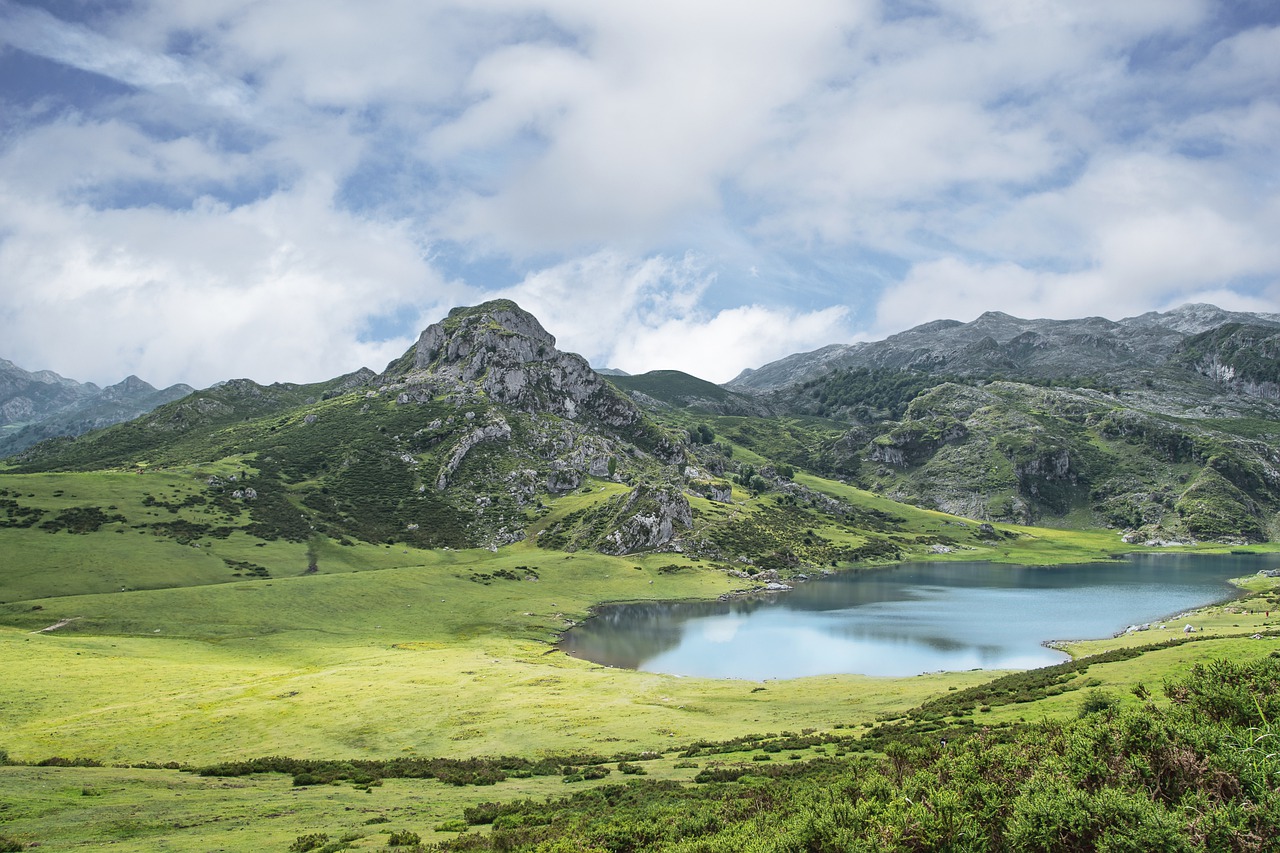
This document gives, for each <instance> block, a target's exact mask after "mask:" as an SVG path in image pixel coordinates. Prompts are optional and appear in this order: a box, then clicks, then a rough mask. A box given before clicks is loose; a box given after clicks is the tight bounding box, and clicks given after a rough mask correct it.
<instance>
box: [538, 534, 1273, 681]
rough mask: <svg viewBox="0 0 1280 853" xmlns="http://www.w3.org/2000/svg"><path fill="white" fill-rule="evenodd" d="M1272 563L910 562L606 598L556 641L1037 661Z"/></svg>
mask: <svg viewBox="0 0 1280 853" xmlns="http://www.w3.org/2000/svg"><path fill="white" fill-rule="evenodd" d="M1277 565H1280V557H1277V555H1266V554H1257V555H1239V554H1232V555H1225V554H1223V555H1209V554H1141V555H1134V556H1131V557H1129V558H1127V559H1125V560H1123V561H1120V562H1116V563H1091V564H1087V565H1073V566H1055V567H1051V568H1048V567H1031V566H1011V565H997V564H992V563H909V564H906V565H902V566H897V567H892V568H885V569H873V570H866V571H858V572H845V573H839V574H834V575H830V576H826V577H822V578H820V579H815V580H810V581H808V582H807V583H801V584H797V585H796V587H795V589H794V590H792V591H790V592H779V593H769V594H760V595H754V596H750V597H745V598H735V599H732V600H729V601H715V602H670V603H661V602H650V603H641V604H627V605H609V606H604V607H601V608H599V609H598V610H597V611H596V615H595V616H593V617H592V618H591V619H589V620H587V621H586V622H584V623H583V624H582V625H580V626H578V627H575V628H573V629H572V630H570V631H569V632H568V633H567V634H565V637H564V640H563V642H562V643H561V646H562V648H564V649H565V651H567V652H568V653H569V654H571V655H574V656H575V657H581V658H585V659H587V660H590V661H594V662H596V663H602V664H607V665H609V666H617V667H625V668H628V669H639V670H644V671H647V672H662V673H668V674H672V675H685V676H698V677H703V678H741V679H751V680H763V679H775V678H799V677H803V676H809V675H829V674H834V673H859V674H863V675H875V676H910V675H918V674H920V673H923V672H935V671H944V670H945V671H960V670H969V669H1032V668H1035V667H1040V666H1047V665H1049V664H1054V663H1059V662H1061V661H1063V660H1066V659H1067V655H1065V654H1063V653H1062V652H1059V651H1056V650H1054V649H1051V648H1048V647H1046V646H1044V645H1043V643H1044V642H1046V641H1048V640H1074V639H1089V638H1096V637H1107V636H1111V635H1113V634H1115V633H1118V632H1120V631H1124V630H1125V629H1126V627H1127V626H1129V625H1137V624H1142V623H1148V622H1149V623H1153V624H1152V630H1150V631H1148V632H1146V633H1145V636H1147V637H1150V639H1151V641H1152V642H1157V641H1159V640H1161V639H1166V638H1169V637H1173V636H1182V628H1183V626H1184V625H1185V624H1186V620H1181V621H1177V622H1176V623H1175V622H1172V621H1161V620H1166V619H1167V618H1168V617H1171V616H1173V615H1174V614H1177V613H1181V612H1184V611H1187V610H1191V609H1194V608H1196V607H1201V606H1204V605H1206V604H1211V603H1214V602H1218V601H1224V600H1227V599H1230V598H1232V597H1234V596H1236V595H1237V594H1238V591H1237V590H1236V588H1235V587H1233V586H1231V585H1230V584H1228V583H1227V579H1228V578H1233V577H1240V576H1242V575H1251V574H1254V573H1256V572H1257V571H1258V570H1259V569H1267V568H1273V567H1276V566H1277ZM1157 624H1164V625H1165V628H1164V629H1158V628H1157V627H1156V625H1157Z"/></svg>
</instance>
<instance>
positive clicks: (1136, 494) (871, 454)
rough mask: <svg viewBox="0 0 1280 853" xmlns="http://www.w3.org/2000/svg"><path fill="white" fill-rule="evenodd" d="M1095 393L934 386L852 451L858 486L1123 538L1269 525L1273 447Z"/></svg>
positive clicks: (1252, 534) (1279, 456) (1255, 535)
mask: <svg viewBox="0 0 1280 853" xmlns="http://www.w3.org/2000/svg"><path fill="white" fill-rule="evenodd" d="M1117 403H1118V400H1117V399H1116V398H1115V397H1114V396H1112V395H1108V394H1103V393H1100V392H1096V391H1066V390H1062V389H1047V388H1037V387H1034V386H1029V385H1023V384H1019V383H1012V382H996V383H990V384H987V385H984V386H981V387H975V386H967V385H959V384H943V385H939V386H937V387H936V388H933V389H931V390H929V391H926V392H924V393H923V394H921V395H920V396H919V397H917V398H916V399H915V400H913V401H912V403H911V405H910V406H909V407H908V410H907V414H906V416H905V417H904V418H903V419H902V421H900V422H897V423H891V424H887V425H885V426H884V428H883V429H884V431H883V432H882V433H881V434H880V435H878V436H876V437H875V438H873V439H872V440H871V441H870V442H869V443H868V444H867V445H866V449H865V451H864V459H865V461H866V463H869V464H864V465H863V469H862V470H863V475H862V476H863V478H864V480H865V482H864V485H866V486H868V487H869V488H872V489H874V490H876V491H879V492H883V493H884V494H886V495H887V496H889V497H892V498H894V499H896V500H900V501H903V502H906V503H913V504H920V505H926V506H932V507H937V508H939V509H943V510H946V511H948V512H952V513H956V514H958V515H964V516H968V517H970V518H977V519H989V520H997V521H1012V522H1016V523H1021V524H1027V523H1038V522H1042V521H1044V520H1046V519H1050V518H1054V517H1058V518H1061V517H1064V516H1068V515H1070V514H1072V513H1075V514H1077V516H1079V515H1081V514H1083V515H1084V516H1085V517H1088V518H1089V519H1090V521H1089V522H1087V523H1088V524H1090V525H1096V526H1108V527H1113V528H1116V529H1118V530H1119V531H1121V532H1122V533H1124V534H1125V535H1127V536H1130V537H1131V541H1147V540H1159V541H1173V540H1181V541H1189V540H1219V541H1230V542H1238V541H1258V540H1263V539H1266V538H1269V536H1270V535H1272V534H1273V533H1274V532H1276V531H1275V530H1274V528H1276V526H1277V524H1276V522H1277V517H1276V515H1275V513H1276V510H1277V509H1280V451H1277V450H1276V449H1275V447H1274V446H1273V445H1272V444H1269V443H1268V442H1267V441H1264V440H1255V439H1249V438H1246V437H1242V436H1239V435H1232V434H1230V433H1226V432H1222V431H1219V430H1217V429H1213V428H1210V427H1207V426H1197V425H1195V424H1194V423H1193V422H1185V421H1179V420H1173V419H1166V418H1163V417H1161V416H1158V415H1155V414H1151V413H1146V412H1141V411H1137V410H1134V409H1126V408H1124V407H1122V406H1119V405H1117Z"/></svg>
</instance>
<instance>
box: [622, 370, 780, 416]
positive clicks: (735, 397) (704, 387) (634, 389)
mask: <svg viewBox="0 0 1280 853" xmlns="http://www.w3.org/2000/svg"><path fill="white" fill-rule="evenodd" d="M609 379H610V381H611V382H612V383H613V384H614V385H615V386H617V387H618V388H619V389H621V390H622V391H624V392H626V393H627V394H629V395H630V396H631V398H632V399H633V400H635V401H636V402H637V403H639V404H640V405H642V406H646V407H649V408H662V407H675V408H680V409H690V410H692V411H696V412H706V413H709V414H717V415H759V416H764V415H768V414H771V413H772V412H771V410H770V409H769V407H768V406H767V405H765V404H764V403H762V402H761V401H760V400H759V399H755V398H753V396H752V395H750V394H739V393H735V392H733V391H728V390H726V389H724V388H722V387H720V386H719V385H716V384H715V383H713V382H708V381H707V380H705V379H699V378H698V377H696V376H691V375H690V374H688V373H683V372H681V371H679V370H651V371H649V372H648V373H641V374H639V375H637V376H630V375H626V374H610V375H609Z"/></svg>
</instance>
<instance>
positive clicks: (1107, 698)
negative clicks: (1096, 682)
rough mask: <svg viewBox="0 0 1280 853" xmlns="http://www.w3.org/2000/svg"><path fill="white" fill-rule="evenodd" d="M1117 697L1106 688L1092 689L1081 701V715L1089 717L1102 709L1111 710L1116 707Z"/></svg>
mask: <svg viewBox="0 0 1280 853" xmlns="http://www.w3.org/2000/svg"><path fill="white" fill-rule="evenodd" d="M1116 704H1117V703H1116V697H1115V696H1113V695H1111V694H1110V693H1108V692H1107V691H1106V690H1098V689H1094V690H1090V691H1089V692H1088V693H1086V694H1084V699H1082V700H1081V701H1080V716H1081V717H1087V716H1089V715H1090V714H1097V713H1099V712H1102V711H1110V710H1111V709H1112V708H1115V707H1116Z"/></svg>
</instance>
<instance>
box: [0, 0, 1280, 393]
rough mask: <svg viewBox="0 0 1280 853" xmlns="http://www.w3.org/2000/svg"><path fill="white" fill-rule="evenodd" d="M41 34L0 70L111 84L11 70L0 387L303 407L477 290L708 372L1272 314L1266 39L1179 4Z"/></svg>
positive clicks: (593, 337)
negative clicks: (988, 333) (317, 385)
mask: <svg viewBox="0 0 1280 853" xmlns="http://www.w3.org/2000/svg"><path fill="white" fill-rule="evenodd" d="M63 8H64V9H66V10H68V11H67V12H66V14H81V15H82V16H83V18H82V19H80V20H78V21H77V22H70V21H65V20H60V19H58V18H56V17H54V16H53V15H51V14H49V13H47V12H44V11H41V10H39V9H37V8H35V6H34V5H26V4H22V3H16V2H13V0H0V40H3V41H5V42H7V43H8V44H10V45H12V46H13V47H14V48H16V50H15V51H14V52H13V53H12V54H11V56H10V57H9V58H10V59H12V60H14V61H15V62H16V61H18V60H20V59H21V54H22V52H23V51H25V52H27V53H33V54H36V55H39V56H43V57H46V58H47V59H50V60H53V61H55V62H61V63H64V64H66V65H69V66H73V67H75V68H79V69H82V70H84V71H88V72H91V73H93V74H99V75H105V76H107V77H111V78H113V79H115V80H119V81H121V82H123V83H126V84H128V86H129V87H133V89H132V91H130V92H128V93H125V94H121V92H120V91H119V89H118V87H116V88H111V89H110V94H107V95H102V96H100V97H98V98H97V99H96V100H94V99H92V98H89V99H78V98H77V97H72V96H71V95H83V94H84V93H83V92H80V93H71V94H70V95H68V94H67V93H64V92H61V91H59V90H58V88H57V87H58V86H59V85H63V83H60V82H59V81H58V80H56V79H54V77H55V75H49V76H48V79H44V78H41V79H30V80H18V79H17V77H16V76H15V77H14V78H13V79H11V80H8V81H4V80H0V101H3V102H4V104H5V108H6V110H10V112H9V113H8V114H7V115H10V116H13V119H12V122H11V125H10V126H9V127H8V128H7V130H6V133H5V134H4V135H3V136H2V137H0V204H2V205H3V207H0V295H2V296H3V302H4V305H3V307H0V323H2V325H0V339H2V340H4V341H5V342H6V344H5V346H6V348H7V351H6V352H3V353H0V356H4V357H9V358H14V359H16V360H18V361H19V363H23V364H24V366H31V367H52V368H54V369H58V370H60V371H61V372H64V373H67V374H68V375H73V376H77V377H78V378H92V379H95V380H102V381H114V380H115V379H118V378H119V376H120V375H123V374H124V373H125V372H128V371H134V372H137V373H139V374H140V375H143V376H144V377H145V378H148V379H151V380H152V381H172V380H179V379H184V380H187V381H192V382H194V383H197V384H200V383H206V382H209V381H213V380H214V379H221V378H226V377H227V376H229V375H233V374H237V373H240V374H247V375H250V376H253V377H255V378H263V379H271V378H279V379H316V378H322V375H323V374H324V373H326V372H329V373H330V375H332V374H333V373H338V372H343V371H346V370H350V369H353V368H354V367H356V366H358V364H360V363H367V364H370V366H373V367H380V366H381V364H380V363H378V362H381V361H383V360H385V358H387V357H389V355H393V354H396V353H397V352H398V351H399V349H400V348H401V347H402V346H404V345H406V343H407V340H408V339H409V338H410V337H411V335H412V333H413V332H416V331H417V328H421V327H422V326H425V325H426V324H427V323H428V322H431V321H434V320H436V319H438V318H439V317H440V316H441V315H442V314H443V313H444V312H445V310H447V308H448V307H450V306H451V305H453V304H457V303H460V302H475V301H479V300H480V299H482V298H484V297H485V296H487V295H493V294H498V293H501V294H503V295H509V296H513V297H514V298H516V299H517V300H518V301H519V302H521V304H523V305H525V307H527V308H529V309H530V310H532V311H534V313H535V314H537V315H538V316H539V317H540V318H541V319H542V320H543V322H544V325H546V326H547V328H548V329H549V330H550V331H552V332H553V333H555V334H557V335H558V336H559V337H560V339H561V343H562V344H563V345H565V346H566V347H568V348H570V349H576V350H579V351H581V352H583V353H584V354H585V355H587V356H588V357H590V358H591V359H592V360H593V362H596V363H600V364H609V365H611V366H615V367H621V368H623V369H627V370H635V371H642V370H648V369H653V368H655V367H677V368H680V369H685V370H688V371H689V372H692V373H697V374H699V375H704V376H706V377H707V378H715V379H727V378H729V377H731V376H732V375H734V374H736V373H737V372H738V370H740V369H741V368H742V367H746V366H758V365H759V364H760V363H763V362H764V361H767V360H769V359H772V358H776V357H778V356H781V355H785V354H787V353H788V352H791V351H795V350H805V349H813V348H815V347H817V346H821V345H823V344H826V343H829V342H832V341H836V340H849V339H850V338H851V337H853V336H854V335H853V332H854V329H853V327H852V323H853V320H852V319H851V318H852V317H854V316H855V315H857V314H858V313H859V312H861V311H862V310H863V309H864V307H866V306H868V305H874V306H878V313H877V314H876V320H875V323H876V324H877V325H876V328H877V331H880V332H886V331H894V330H896V329H898V328H901V327H903V326H905V325H910V324H911V323H915V322H920V321H924V320H930V319H934V318H936V317H938V316H942V315H947V314H950V315H951V316H954V317H956V318H957V319H966V318H967V317H971V316H974V315H976V314H978V313H981V311H983V310H987V309H992V308H996V309H1001V310H1006V311H1009V312H1010V313H1021V314H1036V315H1044V316H1070V315H1074V314H1082V313H1085V314H1097V313H1101V314H1107V315H1110V316H1114V315H1116V314H1123V313H1140V312H1141V311H1145V310H1149V309H1151V308H1156V307H1162V306H1166V305H1168V304H1176V303H1177V302H1180V301H1183V300H1184V299H1186V298H1199V297H1200V296H1203V295H1206V294H1207V295H1210V296H1214V298H1220V299H1221V300H1222V301H1223V302H1230V303H1232V304H1234V305H1237V306H1240V305H1246V304H1247V305H1256V306H1259V307H1265V306H1267V305H1268V304H1274V302H1275V299H1276V296H1277V282H1280V252H1278V251H1277V249H1276V248H1275V241H1274V234H1275V233H1277V231H1278V230H1280V190H1278V189H1277V184H1276V181H1275V170H1274V164H1275V162H1276V139H1277V138H1278V134H1277V128H1280V96H1277V92H1280V66H1277V64H1276V61H1275V56H1277V55H1280V52H1277V50H1276V49H1275V48H1276V39H1277V33H1278V32H1280V30H1277V29H1275V28H1271V27H1265V26H1260V27H1255V28H1253V29H1248V30H1240V29H1237V30H1236V31H1230V28H1229V22H1228V23H1227V24H1224V23H1223V19H1224V14H1223V9H1222V7H1221V5H1220V4H1215V3H1211V2H1208V0H1127V2H1124V3H1116V2H1113V1H1112V0H1077V1H1076V2H1072V3H1061V2H1057V0H1025V2H1020V3H1015V4H1010V3H1007V2H1001V0H945V2H943V0H936V1H935V0H926V2H921V3H911V4H889V3H883V2H876V0H813V2H807V3H803V4H799V5H795V4H792V6H788V7H783V6H781V5H779V4H777V3H772V2H764V0H751V2H743V3H737V4H733V5H732V6H726V5H725V4H721V3H709V2H687V0H683V1H681V0H660V2H655V3H649V4H643V5H638V4H618V3H600V2H598V0H476V2H466V3H464V2H461V0H382V2H379V3H378V4H376V8H372V10H371V7H370V5H369V4H368V3H364V2H359V0H324V1H323V2H314V0H165V2H160V1H159V0H151V2H149V3H141V4H134V5H129V6H118V7H112V8H109V9H105V10H103V9H97V8H96V7H94V6H93V4H79V5H76V4H72V6H67V7H63ZM1224 28H1225V29H1224ZM1219 32H1223V33H1225V35H1224V36H1222V37H1219V36H1217V35H1210V34H1211V33H1219ZM1214 38H1220V41H1219V43H1218V44H1216V45H1213V44H1211V42H1212V41H1213V39H1214ZM15 67H19V66H15ZM67 77H68V80H72V78H75V79H76V80H80V79H82V77H83V75H67ZM64 82H65V81H64ZM19 83H20V84H21V85H18V84H19ZM66 85H78V84H76V83H75V82H74V80H72V82H71V83H67V84H66ZM23 86H26V89H24V88H23ZM41 86H47V87H49V88H48V89H47V91H46V90H40V87H41ZM11 89H12V92H14V93H16V94H12V95H11V94H10V91H11ZM27 90H31V91H38V90H39V91H41V96H40V97H39V98H35V99H34V100H32V99H30V98H29V97H28V96H29V92H28V91H27ZM64 95H66V97H62V96H64ZM60 98H61V100H60ZM70 104H75V105H77V106H76V107H75V108H74V109H72V108H71V107H70V106H69V105H70ZM11 107H12V109H11ZM433 247H444V249H443V250H442V251H441V252H440V253H439V254H438V255H436V254H433ZM441 258H444V259H448V260H441ZM429 259H430V260H429ZM458 259H461V260H458ZM495 269H496V270H502V272H501V273H500V275H502V276H503V278H500V279H499V278H492V277H488V276H493V275H496V273H493V272H492V271H493V270H495ZM749 270H757V271H759V272H760V275H759V278H753V277H752V276H753V274H752V273H750V272H748V271H749ZM849 270H856V271H858V273H857V274H852V273H849V272H847V271H849ZM459 271H467V272H469V273H470V274H471V275H472V279H471V280H470V281H466V282H461V281H455V280H454V279H456V278H458V277H459V275H460V274H461V273H460V272H459ZM731 271H741V272H740V274H738V273H733V272H731ZM864 271H865V272H864ZM735 275H737V277H736V278H735ZM769 281H773V282H774V285H773V289H772V290H770V288H769V284H768V282H769ZM744 287H750V288H751V289H750V290H749V291H748V290H744V289H743V288H744ZM73 299H74V300H75V301H72V300H73ZM840 302H843V303H844V305H840V304H835V305H833V304H832V303H840ZM867 313H868V316H869V312H867ZM413 316H416V317H417V320H416V322H418V323H419V325H418V327H417V328H415V329H412V330H409V329H406V328H405V323H406V322H415V321H413V320H407V319H406V318H408V317H413ZM186 318H197V319H196V321H195V322H188V321H187V320H186ZM859 331H864V330H859ZM388 337H389V340H383V339H384V338H388ZM317 341H319V342H320V343H319V344H318V345H317V343H316V342H317ZM104 353H105V354H104Z"/></svg>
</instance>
